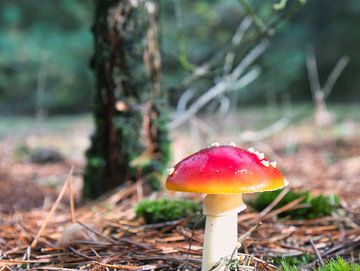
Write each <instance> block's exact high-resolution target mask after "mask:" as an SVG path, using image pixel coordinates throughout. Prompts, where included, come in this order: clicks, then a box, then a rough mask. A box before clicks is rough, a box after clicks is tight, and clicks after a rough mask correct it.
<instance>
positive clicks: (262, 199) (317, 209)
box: [249, 190, 340, 219]
mask: <svg viewBox="0 0 360 271" xmlns="http://www.w3.org/2000/svg"><path fill="white" fill-rule="evenodd" d="M281 191H282V190H276V191H269V192H263V193H259V194H258V195H257V197H256V198H255V199H254V200H253V201H251V202H249V205H250V206H251V207H253V208H254V209H256V210H257V211H261V210H263V209H265V208H266V207H267V206H268V205H269V204H270V203H272V202H273V201H274V200H275V199H276V198H277V197H278V195H279V194H280V193H281ZM299 198H304V199H303V200H302V201H301V204H305V205H306V207H304V208H299V209H296V210H290V211H286V212H283V213H281V214H280V216H290V217H291V218H293V219H313V218H317V217H323V216H328V215H331V214H332V212H334V211H335V210H336V209H337V208H339V205H340V202H339V198H338V197H337V196H336V195H331V196H325V195H319V196H316V197H314V196H312V195H311V193H310V192H309V191H304V192H295V191H292V190H290V191H289V192H288V193H287V194H286V195H285V196H284V197H283V198H282V199H281V200H280V202H279V203H278V204H277V205H276V206H275V209H277V208H280V207H282V206H284V205H286V204H288V203H290V202H292V201H294V200H296V199H299Z"/></svg>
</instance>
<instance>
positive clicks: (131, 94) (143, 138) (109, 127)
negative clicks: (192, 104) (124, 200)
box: [83, 0, 169, 198]
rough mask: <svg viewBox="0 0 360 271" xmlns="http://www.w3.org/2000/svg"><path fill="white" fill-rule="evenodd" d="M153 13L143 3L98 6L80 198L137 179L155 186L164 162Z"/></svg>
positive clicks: (112, 1) (115, 0)
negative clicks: (90, 125)
mask: <svg viewBox="0 0 360 271" xmlns="http://www.w3.org/2000/svg"><path fill="white" fill-rule="evenodd" d="M156 10H157V7H156V5H155V4H154V3H153V2H150V1H144V0H143V1H141V0H138V1H130V0H123V1H119V0H97V1H96V11H95V21H94V25H93V33H94V39H95V54H94V57H93V60H92V66H93V69H94V72H95V75H96V79H97V85H96V90H95V91H96V92H95V97H94V108H93V113H94V118H95V132H94V134H93V135H92V138H91V141H92V142H91V146H90V148H89V149H88V151H87V153H86V156H87V166H86V169H85V174H84V191H83V194H84V197H87V198H95V197H98V196H99V195H101V194H103V193H105V192H107V191H109V190H111V189H113V188H115V187H117V186H119V185H121V184H124V183H125V182H126V181H134V180H136V179H137V178H139V177H141V178H142V179H144V180H147V179H148V180H151V181H152V182H154V177H153V176H159V174H160V173H161V172H162V171H163V170H164V168H165V166H166V163H167V161H168V158H169V155H168V150H169V141H168V136H167V130H166V126H165V124H166V114H163V110H164V108H165V105H166V102H165V101H166V100H165V99H164V95H162V93H161V60H160V52H159V46H158V44H159V43H158V39H159V37H158V29H157V12H156Z"/></svg>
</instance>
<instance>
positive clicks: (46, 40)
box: [0, 0, 93, 113]
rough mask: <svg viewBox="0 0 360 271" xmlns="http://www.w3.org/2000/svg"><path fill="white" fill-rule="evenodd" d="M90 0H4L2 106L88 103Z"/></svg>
mask: <svg viewBox="0 0 360 271" xmlns="http://www.w3.org/2000/svg"><path fill="white" fill-rule="evenodd" d="M91 3H92V1H90V0H87V1H81V0H62V1H53V0H49V1H28V0H15V1H14V0H11V1H10V0H3V1H0V108H1V112H3V113H4V112H10V113H33V112H34V111H35V107H36V104H38V105H39V106H41V107H43V109H44V110H45V111H49V112H51V113H73V112H84V111H86V110H88V109H89V101H90V99H89V92H90V91H91V90H92V88H93V86H92V84H93V83H92V76H91V73H90V70H89V68H88V62H89V60H88V59H89V55H90V53H91V50H92V37H91V33H90V31H89V23H90V21H91V18H92V13H91V10H92V5H91ZM41 89H44V92H45V93H44V95H41V93H39V92H40V91H41ZM37 93H38V95H37ZM37 99H38V101H36V100H37Z"/></svg>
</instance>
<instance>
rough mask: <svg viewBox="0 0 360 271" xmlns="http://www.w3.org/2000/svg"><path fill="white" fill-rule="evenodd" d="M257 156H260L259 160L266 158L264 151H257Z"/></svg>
mask: <svg viewBox="0 0 360 271" xmlns="http://www.w3.org/2000/svg"><path fill="white" fill-rule="evenodd" d="M255 154H256V156H257V158H259V160H264V158H265V154H263V153H262V152H255Z"/></svg>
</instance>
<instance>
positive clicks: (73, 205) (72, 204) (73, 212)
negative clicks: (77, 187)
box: [69, 175, 76, 223]
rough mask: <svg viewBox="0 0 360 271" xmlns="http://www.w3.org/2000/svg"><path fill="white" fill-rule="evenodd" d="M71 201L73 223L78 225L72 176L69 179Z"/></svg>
mask: <svg viewBox="0 0 360 271" xmlns="http://www.w3.org/2000/svg"><path fill="white" fill-rule="evenodd" d="M69 201H70V213H71V222H72V223H76V219H75V202H74V190H73V176H72V175H70V177H69Z"/></svg>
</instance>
